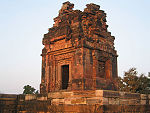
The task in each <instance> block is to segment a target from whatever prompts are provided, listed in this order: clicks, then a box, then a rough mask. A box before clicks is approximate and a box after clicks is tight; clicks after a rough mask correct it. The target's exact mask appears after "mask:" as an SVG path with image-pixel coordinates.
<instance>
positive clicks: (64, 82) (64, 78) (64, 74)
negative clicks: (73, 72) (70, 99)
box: [61, 65, 69, 89]
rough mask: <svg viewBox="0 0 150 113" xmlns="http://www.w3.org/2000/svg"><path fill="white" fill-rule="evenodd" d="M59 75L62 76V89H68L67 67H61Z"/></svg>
mask: <svg viewBox="0 0 150 113" xmlns="http://www.w3.org/2000/svg"><path fill="white" fill-rule="evenodd" d="M61 70H62V71H61V73H62V74H61V75H62V89H67V88H68V82H69V65H63V66H62V67H61Z"/></svg>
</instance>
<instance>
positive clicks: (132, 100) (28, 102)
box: [16, 90, 150, 113]
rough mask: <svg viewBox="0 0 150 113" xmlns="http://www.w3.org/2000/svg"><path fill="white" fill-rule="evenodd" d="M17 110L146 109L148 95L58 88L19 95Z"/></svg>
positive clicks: (142, 112) (85, 112)
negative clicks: (59, 89) (35, 93)
mask: <svg viewBox="0 0 150 113" xmlns="http://www.w3.org/2000/svg"><path fill="white" fill-rule="evenodd" d="M17 99H18V100H17V104H16V106H17V107H16V110H17V112H18V113H33V112H41V113H43V112H44V113H55V112H64V113H104V112H109V113H114V112H115V113H123V112H125V113H126V112H128V113H134V112H138V113H148V112H149V111H150V103H149V101H150V95H145V94H138V93H127V92H118V91H110V90H95V91H92V90H87V91H59V92H52V93H48V94H44V95H42V94H38V95H18V96H17Z"/></svg>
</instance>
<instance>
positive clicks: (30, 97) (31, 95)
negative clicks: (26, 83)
mask: <svg viewBox="0 0 150 113" xmlns="http://www.w3.org/2000/svg"><path fill="white" fill-rule="evenodd" d="M35 99H36V95H34V94H27V95H25V100H35Z"/></svg>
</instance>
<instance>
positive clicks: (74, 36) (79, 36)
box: [40, 2, 118, 93]
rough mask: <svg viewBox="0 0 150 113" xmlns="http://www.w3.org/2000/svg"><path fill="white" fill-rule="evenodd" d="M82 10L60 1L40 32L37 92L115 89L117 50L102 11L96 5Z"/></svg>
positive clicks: (90, 5) (88, 5) (89, 5)
mask: <svg viewBox="0 0 150 113" xmlns="http://www.w3.org/2000/svg"><path fill="white" fill-rule="evenodd" d="M86 6H87V7H86V8H85V9H84V11H80V10H73V7H74V4H72V3H70V2H65V3H63V6H62V8H61V9H60V11H59V15H58V16H57V17H56V18H54V22H55V23H54V25H53V27H52V28H49V31H48V33H47V34H45V35H44V38H43V45H44V48H43V50H42V54H41V56H42V77H41V84H40V92H41V93H48V92H52V91H59V90H68V91H70V90H96V89H107V90H117V83H116V79H117V77H118V75H117V52H116V50H115V47H114V39H115V38H114V36H111V33H110V32H108V30H107V27H108V25H106V13H104V11H103V10H100V6H99V5H96V4H93V3H91V4H87V5H86Z"/></svg>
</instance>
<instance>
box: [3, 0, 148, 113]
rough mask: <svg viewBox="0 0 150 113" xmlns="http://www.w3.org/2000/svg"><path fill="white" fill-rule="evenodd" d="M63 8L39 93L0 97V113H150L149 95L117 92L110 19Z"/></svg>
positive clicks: (90, 9)
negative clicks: (108, 28) (107, 22)
mask: <svg viewBox="0 0 150 113" xmlns="http://www.w3.org/2000/svg"><path fill="white" fill-rule="evenodd" d="M86 6H87V7H86V8H85V9H84V11H80V10H73V7H74V4H72V3H70V2H65V3H63V6H62V8H61V9H60V11H59V15H58V16H57V17H56V18H54V22H55V23H54V25H53V27H52V28H50V29H49V31H48V33H47V34H45V35H44V38H43V45H44V48H43V50H42V54H41V56H42V77H41V84H40V94H26V95H23V94H18V95H15V94H0V113H150V94H139V93H130V92H120V91H118V84H117V78H118V74H117V52H116V50H115V47H114V39H115V38H114V36H111V33H110V32H108V30H107V27H108V25H106V14H105V13H104V11H102V10H100V6H99V5H96V4H93V3H91V4H87V5H86Z"/></svg>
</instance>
